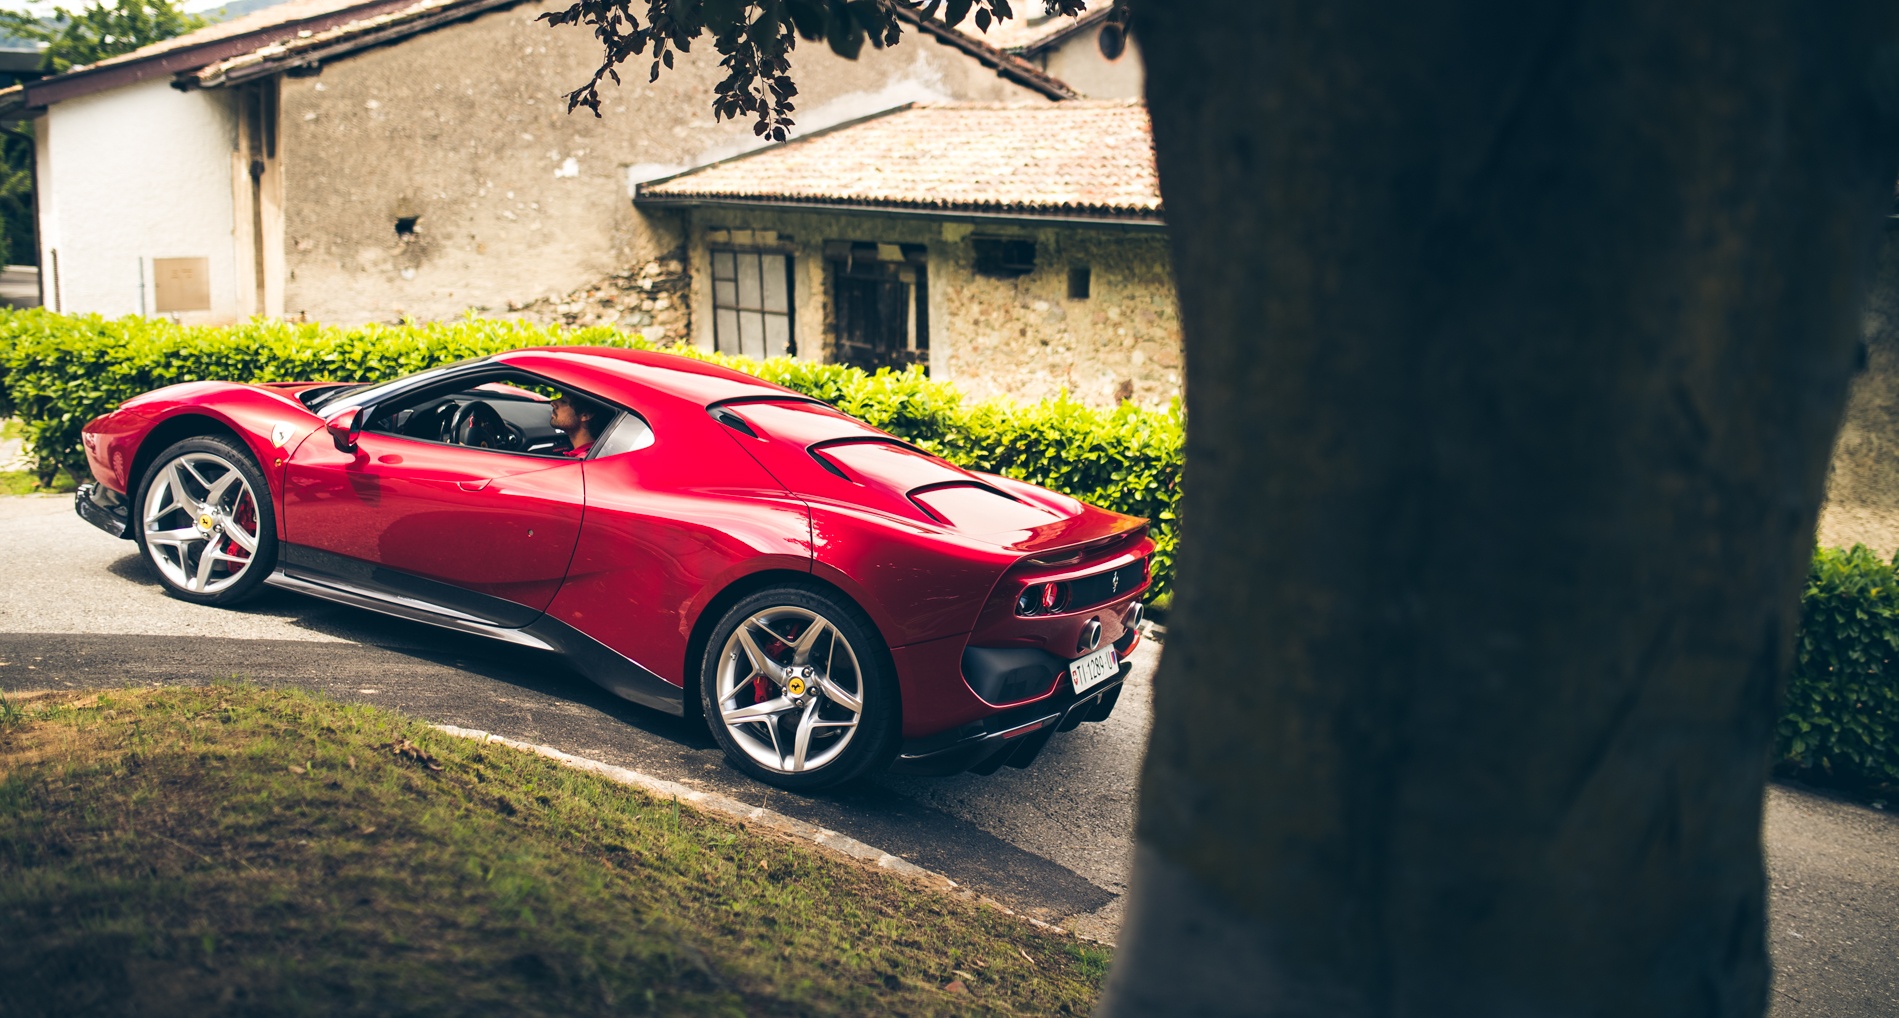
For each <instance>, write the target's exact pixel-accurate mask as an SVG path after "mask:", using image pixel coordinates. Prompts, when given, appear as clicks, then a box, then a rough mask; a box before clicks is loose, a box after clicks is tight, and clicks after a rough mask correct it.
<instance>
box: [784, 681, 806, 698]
mask: <svg viewBox="0 0 1899 1018" xmlns="http://www.w3.org/2000/svg"><path fill="white" fill-rule="evenodd" d="M804 689H805V686H804V680H803V679H792V680H791V681H790V682H787V683H785V692H787V693H790V694H791V695H792V696H803V695H804Z"/></svg>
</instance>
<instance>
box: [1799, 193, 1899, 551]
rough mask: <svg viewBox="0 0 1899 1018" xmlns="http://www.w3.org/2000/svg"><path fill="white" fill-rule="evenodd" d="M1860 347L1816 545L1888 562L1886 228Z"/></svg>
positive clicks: (1897, 450) (1895, 282)
mask: <svg viewBox="0 0 1899 1018" xmlns="http://www.w3.org/2000/svg"><path fill="white" fill-rule="evenodd" d="M1887 222H1888V223H1892V222H1893V220H1887ZM1862 342H1863V343H1864V344H1865V345H1864V353H1865V367H1864V368H1863V369H1862V370H1861V371H1860V373H1859V375H1858V376H1857V377H1855V378H1854V379H1853V388H1852V391H1851V393H1850V394H1849V395H1848V397H1847V404H1846V417H1845V419H1844V420H1843V421H1842V422H1841V425H1840V435H1839V438H1838V439H1837V440H1836V442H1835V444H1834V447H1833V461H1832V465H1831V467H1830V469H1829V470H1828V473H1827V499H1826V505H1825V506H1824V507H1823V508H1822V509H1821V511H1820V527H1819V534H1818V539H1819V543H1820V544H1822V545H1835V546H1839V547H1846V546H1849V545H1852V544H1856V543H1857V544H1864V545H1867V546H1868V547H1870V548H1872V549H1874V550H1875V551H1877V552H1879V553H1880V554H1881V555H1886V556H1890V555H1892V553H1893V552H1894V550H1895V549H1899V229H1896V228H1894V227H1893V226H1890V225H1889V226H1887V228H1886V234H1885V237H1884V239H1883V243H1882V247H1881V251H1880V257H1879V265H1878V269H1877V272H1876V274H1875V276H1874V279H1873V285H1872V286H1871V287H1870V288H1869V292H1868V294H1867V301H1866V317H1865V325H1864V331H1863V333H1862Z"/></svg>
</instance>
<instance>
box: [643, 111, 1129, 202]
mask: <svg viewBox="0 0 1899 1018" xmlns="http://www.w3.org/2000/svg"><path fill="white" fill-rule="evenodd" d="M634 201H635V203H636V204H639V205H642V206H645V205H724V206H750V207H774V208H786V209H789V208H804V209H807V210H833V211H851V212H872V211H875V212H878V213H879V214H885V215H921V216H930V217H937V218H945V217H949V218H1007V219H1014V220H1037V221H1040V220H1070V221H1082V220H1085V221H1088V222H1093V223H1097V224H1110V223H1113V224H1122V225H1139V224H1147V225H1159V224H1160V223H1161V222H1162V207H1161V198H1160V188H1159V183H1158V180H1157V178H1156V177H1155V173H1154V162H1153V139H1152V133H1151V130H1150V128H1149V125H1148V120H1147V111H1146V109H1145V107H1143V106H1142V105H1141V104H1140V103H1138V102H1129V101H1109V102H1089V101H1079V100H1078V101H1073V102H1061V103H1021V102H1017V103H911V104H908V105H905V106H900V107H897V108H895V109H892V110H888V111H885V112H884V113H880V114H876V115H873V116H870V117H865V118H862V119H859V120H855V121H851V122H849V123H846V124H839V125H837V126H835V127H831V128H827V129H825V130H822V131H814V132H812V133H810V134H806V135H801V136H798V137H795V138H793V139H791V140H790V141H786V142H781V143H778V144H774V145H768V146H765V147H763V148H759V149H755V150H753V151H751V152H748V153H745V154H743V155H738V156H733V157H731V158H728V159H722V160H719V161H717V162H714V163H709V164H707V165H705V166H701V167H697V168H695V169H692V170H687V171H685V172H683V173H677V174H674V175H672V176H670V177H665V178H661V179H658V180H651V181H647V182H645V183H642V184H640V185H639V187H638V189H637V190H636V192H635V197H634Z"/></svg>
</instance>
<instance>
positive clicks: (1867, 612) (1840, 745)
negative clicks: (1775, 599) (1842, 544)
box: [1776, 544, 1899, 787]
mask: <svg viewBox="0 0 1899 1018" xmlns="http://www.w3.org/2000/svg"><path fill="white" fill-rule="evenodd" d="M1796 654H1797V657H1796V660H1795V664H1794V674H1793V681H1792V683H1791V684H1790V685H1789V686H1788V689H1787V707H1786V713H1785V714H1784V715H1783V716H1782V717H1781V719H1780V728H1779V732H1778V745H1777V746H1776V749H1777V751H1778V754H1779V757H1780V761H1781V764H1782V766H1783V768H1785V769H1787V770H1791V771H1793V772H1795V773H1797V774H1809V775H1820V776H1824V777H1827V778H1830V779H1832V780H1835V781H1840V782H1843V783H1846V784H1849V785H1857V786H1862V787H1864V786H1871V787H1892V786H1899V674H1895V672H1894V667H1895V665H1899V569H1895V563H1894V562H1889V561H1886V560H1884V559H1881V558H1880V557H1879V556H1878V555H1876V554H1874V553H1873V552H1872V551H1870V550H1869V549H1867V548H1866V546H1865V545H1858V544H1856V545H1854V546H1853V547H1851V548H1821V549H1820V550H1819V552H1818V553H1817V554H1815V555H1814V557H1813V569H1812V571H1811V572H1810V573H1809V574H1808V576H1807V589H1806V592H1805V594H1804V595H1803V596H1802V598H1801V605H1800V634H1799V637H1798V645H1797V647H1796Z"/></svg>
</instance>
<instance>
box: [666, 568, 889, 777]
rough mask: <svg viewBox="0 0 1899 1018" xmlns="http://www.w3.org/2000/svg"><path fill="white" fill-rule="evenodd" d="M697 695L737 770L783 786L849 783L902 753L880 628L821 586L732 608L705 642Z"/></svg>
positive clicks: (776, 592) (791, 589) (782, 591)
mask: <svg viewBox="0 0 1899 1018" xmlns="http://www.w3.org/2000/svg"><path fill="white" fill-rule="evenodd" d="M700 697H701V705H702V706H703V707H704V712H705V718H706V722H707V724H708V725H709V726H710V727H711V729H712V735H713V737H714V738H716V739H717V740H718V742H719V745H720V747H721V748H723V749H724V750H725V754H726V756H727V757H729V758H730V759H731V760H732V762H733V764H735V765H736V766H737V767H738V768H739V769H740V770H743V771H745V772H746V773H748V774H750V775H752V776H753V777H756V778H758V779H759V780H761V781H765V782H768V783H770V784H774V785H777V786H779V787H781V788H789V789H794V790H799V791H806V790H811V789H817V788H824V787H827V786H830V785H835V784H838V783H840V782H843V781H849V780H850V779H852V778H855V777H857V776H859V775H861V774H864V773H865V772H867V771H869V770H871V769H872V768H876V767H882V766H885V765H887V764H888V763H889V762H890V758H891V756H892V755H893V754H895V752H896V746H897V737H898V734H899V731H900V727H901V716H902V710H901V705H900V704H899V703H898V695H897V683H896V680H895V677H894V676H893V675H892V674H891V667H890V664H889V657H888V652H887V651H886V650H885V648H884V645H883V642H882V641H881V640H880V639H878V637H877V631H876V627H875V626H874V625H872V624H871V621H870V619H869V618H868V617H867V616H865V614H864V613H863V611H862V610H861V609H859V608H857V607H856V606H855V605H852V604H849V603H847V602H844V601H842V600H841V599H839V598H838V597H836V596H835V595H834V594H832V593H831V592H829V591H826V590H824V589H822V588H820V587H817V586H815V585H813V586H806V585H802V584H789V585H786V586H782V587H773V588H771V589H769V590H762V591H759V592H758V593H756V594H752V595H750V596H749V597H746V598H745V599H744V600H742V601H740V602H739V603H738V604H735V605H733V606H732V609H731V610H730V611H728V612H726V613H725V617H724V618H722V619H720V620H719V624H718V625H717V626H716V627H715V628H714V629H713V631H712V636H711V638H710V639H709V640H707V642H706V655H705V660H704V662H703V664H702V667H701V669H700Z"/></svg>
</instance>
